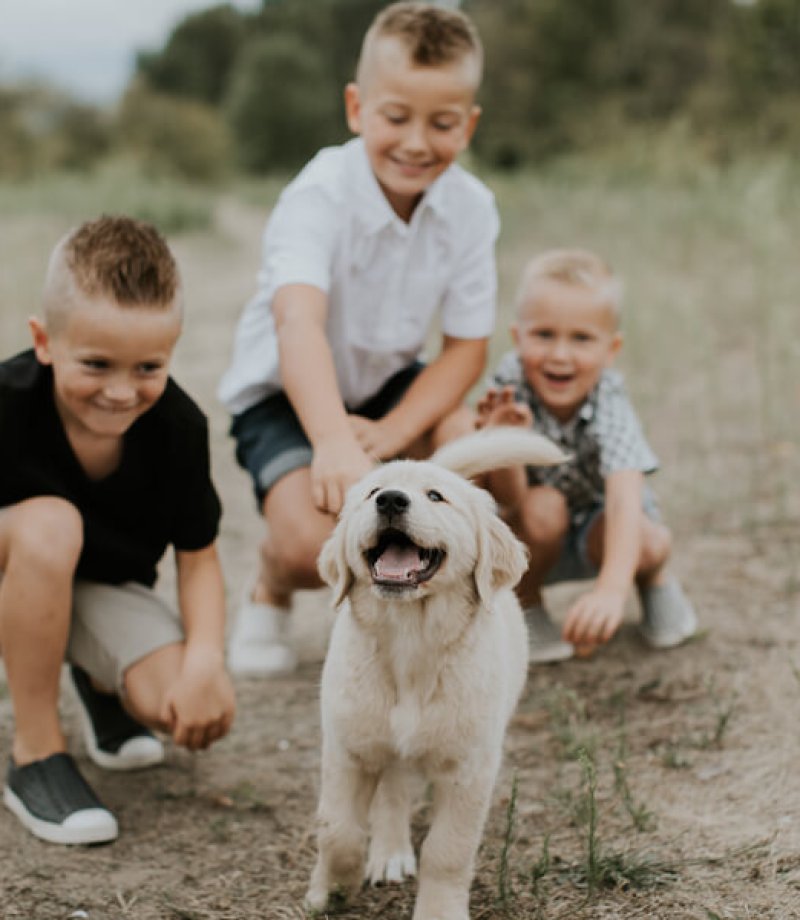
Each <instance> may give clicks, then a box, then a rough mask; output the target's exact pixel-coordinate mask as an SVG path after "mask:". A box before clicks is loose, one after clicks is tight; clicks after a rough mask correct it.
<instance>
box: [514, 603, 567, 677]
mask: <svg viewBox="0 0 800 920" xmlns="http://www.w3.org/2000/svg"><path fill="white" fill-rule="evenodd" d="M525 622H526V624H527V626H528V660H529V661H531V662H533V663H534V664H545V663H547V662H549V661H565V660H566V659H567V658H572V656H573V655H574V654H575V649H574V647H573V645H572V643H571V642H565V641H564V640H563V639H562V638H561V633H560V632H559V630H558V627H557V626H556V624H555V623H554V622H553V621H552V620H551V619H550V614H549V613H548V612H547V611H546V610H545V608H544V607H543V606H542V605H541V604H535V605H534V606H533V607H526V608H525Z"/></svg>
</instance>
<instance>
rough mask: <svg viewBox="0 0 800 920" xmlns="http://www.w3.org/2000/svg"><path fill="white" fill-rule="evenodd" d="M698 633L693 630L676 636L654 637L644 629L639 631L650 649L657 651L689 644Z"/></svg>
mask: <svg viewBox="0 0 800 920" xmlns="http://www.w3.org/2000/svg"><path fill="white" fill-rule="evenodd" d="M696 632H697V630H696V629H693V630H692V631H691V632H685V633H680V634H679V635H675V636H652V635H650V634H649V633H647V632H645V631H644V630H643V629H641V628H640V629H639V635H640V636H641V637H642V639H644V641H645V642H646V643H647V644H648V645H649V646H650V648H655V649H667V648H676V647H677V646H679V645H682V644H683V643H684V642H688V640H689V639H691V638H692V636H693V635H694V634H695V633H696Z"/></svg>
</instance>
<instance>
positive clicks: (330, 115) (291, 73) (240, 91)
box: [227, 33, 345, 173]
mask: <svg viewBox="0 0 800 920" xmlns="http://www.w3.org/2000/svg"><path fill="white" fill-rule="evenodd" d="M337 98H338V99H341V95H340V94H338V93H337V94H334V93H333V92H332V91H331V82H330V78H329V74H328V72H327V69H326V67H325V66H324V64H323V62H322V60H321V59H320V58H319V57H318V56H316V55H313V54H309V53H308V48H307V47H306V45H305V43H304V42H303V41H302V39H301V38H300V37H299V36H297V35H292V34H282V33H277V34H275V35H266V36H263V37H262V38H259V39H257V40H254V41H252V42H251V43H250V44H249V45H248V46H247V47H246V48H245V49H244V52H243V54H242V57H241V59H240V60H239V61H238V62H237V66H236V70H235V71H234V73H233V75H232V80H231V88H230V94H229V97H228V100H227V112H228V117H229V120H230V124H231V128H232V131H233V135H234V137H235V139H236V150H237V154H238V159H239V163H240V164H241V166H243V167H244V168H245V169H246V170H249V171H251V172H256V173H263V172H267V171H268V170H274V169H294V168H297V167H298V166H300V165H302V164H303V163H304V162H305V161H306V160H308V159H309V157H311V156H312V155H313V154H314V153H316V151H317V150H318V149H319V148H320V147H323V146H326V145H328V144H332V143H335V142H336V141H337V140H339V139H341V138H342V137H343V136H344V133H345V130H344V116H343V112H342V108H343V106H342V103H341V102H338V103H337V102H336V101H335V100H336V99H337Z"/></svg>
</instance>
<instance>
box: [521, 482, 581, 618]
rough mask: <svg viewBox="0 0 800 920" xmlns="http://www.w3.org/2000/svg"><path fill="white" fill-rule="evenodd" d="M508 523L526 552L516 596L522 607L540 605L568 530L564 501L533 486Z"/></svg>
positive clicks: (556, 493) (549, 489)
mask: <svg viewBox="0 0 800 920" xmlns="http://www.w3.org/2000/svg"><path fill="white" fill-rule="evenodd" d="M510 523H511V526H512V527H513V528H514V530H515V531H516V532H517V533H518V534H519V536H520V537H521V539H522V540H523V542H524V543H525V544H526V545H527V547H528V549H529V550H530V559H529V561H528V569H527V571H526V572H525V574H524V575H523V576H522V579H521V580H520V583H519V586H518V588H517V594H518V595H519V598H520V601H521V603H522V605H523V606H530V605H533V604H541V602H542V593H541V592H542V586H543V585H544V581H545V578H546V576H547V573H548V572H549V571H550V570H551V569H552V568H553V566H554V565H555V564H556V562H557V561H558V558H559V556H560V555H561V550H562V548H563V546H564V540H565V538H566V535H567V532H568V530H569V509H568V508H567V502H566V499H565V498H564V496H563V494H562V493H561V492H559V491H558V489H554V488H552V487H551V486H533V487H531V488H529V489H528V490H527V493H526V495H525V498H524V500H523V503H522V507H521V508H520V509H519V511H518V514H517V516H516V518H515V519H512V520H511V521H510Z"/></svg>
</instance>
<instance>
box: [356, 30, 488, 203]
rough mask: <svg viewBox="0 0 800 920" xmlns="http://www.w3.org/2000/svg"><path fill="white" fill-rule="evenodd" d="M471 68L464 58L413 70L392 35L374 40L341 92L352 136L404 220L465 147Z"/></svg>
mask: <svg viewBox="0 0 800 920" xmlns="http://www.w3.org/2000/svg"><path fill="white" fill-rule="evenodd" d="M478 79H479V64H478V62H477V60H475V59H474V58H473V57H472V56H470V55H466V56H463V57H461V58H459V59H457V60H454V61H451V62H448V63H443V64H437V65H436V66H420V65H416V64H414V63H413V62H412V61H411V59H410V56H409V52H408V50H407V48H406V47H405V46H404V44H403V43H402V41H400V40H399V39H398V38H396V37H392V36H387V37H383V38H379V39H377V40H376V41H375V42H374V44H373V46H372V47H371V50H370V52H369V58H368V60H367V61H365V62H364V66H363V67H362V69H361V71H360V76H359V82H358V83H357V84H356V83H351V84H349V85H348V86H347V88H346V90H345V106H346V111H347V123H348V125H349V127H350V129H351V130H352V131H353V132H354V133H356V134H360V135H361V136H362V137H363V139H364V145H365V147H366V151H367V157H368V158H369V162H370V166H371V167H372V171H373V172H374V174H375V177H376V178H377V180H378V183H379V185H380V187H381V189H382V190H383V193H384V195H386V198H387V200H388V201H389V204H390V205H391V206H392V208H393V209H394V211H395V213H396V214H397V215H398V216H399V217H401V218H402V219H403V220H409V219H410V217H411V214H412V213H413V211H414V208H415V207H416V205H417V203H418V202H419V200H420V198H421V196H422V194H423V193H424V192H425V190H426V189H427V188H428V187H429V186H430V185H431V184H432V183H433V182H434V181H435V180H436V179H437V178H438V177H439V176H440V175H441V174H442V173H443V172H444V171H445V170H446V169H447V167H448V166H450V164H451V163H452V162H453V161H454V160H455V158H456V157H457V156H458V155H459V154H460V153H461V152H462V151H463V150H465V149H466V147H467V146H468V144H469V142H470V139H471V138H472V134H473V132H474V130H475V127H476V125H477V123H478V117H479V115H480V109H479V108H478V107H477V106H476V105H474V96H475V89H476V86H477V80H478Z"/></svg>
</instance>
